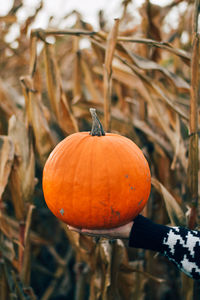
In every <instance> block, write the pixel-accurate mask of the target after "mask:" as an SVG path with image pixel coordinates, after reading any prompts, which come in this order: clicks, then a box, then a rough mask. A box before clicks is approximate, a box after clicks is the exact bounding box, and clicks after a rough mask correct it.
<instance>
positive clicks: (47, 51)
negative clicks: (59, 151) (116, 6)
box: [0, 0, 200, 300]
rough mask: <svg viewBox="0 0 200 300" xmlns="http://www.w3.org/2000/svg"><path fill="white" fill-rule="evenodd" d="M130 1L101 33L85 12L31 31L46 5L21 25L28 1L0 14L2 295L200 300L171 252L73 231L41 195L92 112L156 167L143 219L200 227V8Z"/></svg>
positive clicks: (6, 298)
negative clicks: (59, 147) (47, 170)
mask: <svg viewBox="0 0 200 300" xmlns="http://www.w3.org/2000/svg"><path fill="white" fill-rule="evenodd" d="M132 3H134V0H133V1H131V0H124V1H123V2H121V16H120V17H119V18H118V19H114V20H112V19H108V18H106V17H105V12H104V11H99V14H98V24H99V25H98V26H99V29H98V30H94V29H93V26H92V25H91V24H89V23H87V22H85V21H84V17H83V16H82V15H81V13H79V12H78V11H72V12H71V13H69V14H67V15H66V16H64V17H63V18H62V19H61V20H60V21H59V22H58V24H57V26H55V25H53V17H50V18H49V23H48V26H47V28H44V29H41V28H38V29H37V28H34V29H33V28H32V24H33V23H34V22H35V20H36V18H37V16H38V14H39V13H40V11H41V10H42V9H43V2H42V1H41V2H40V4H39V6H37V7H35V10H34V11H33V12H32V15H29V16H27V17H26V19H25V20H24V21H23V22H21V23H20V22H19V20H18V17H17V14H18V12H19V11H20V10H21V9H22V8H23V1H22V0H15V1H13V6H12V8H11V9H10V10H9V12H8V13H7V15H5V16H0V32H1V34H0V299H1V300H10V299H12V300H14V299H20V300H25V299H27V300H28V299H29V300H35V299H40V300H48V299H49V300H56V299H59V300H62V299H63V300H64V299H65V300H66V299H70V300H71V299H75V300H86V299H89V300H132V299H136V300H163V299H170V300H173V299H176V300H179V299H181V300H182V299H183V300H190V299H200V288H199V283H198V282H195V281H194V280H192V279H190V278H189V277H187V276H186V275H184V274H183V273H181V272H180V271H179V270H178V269H177V268H176V267H175V266H174V265H173V263H172V262H170V261H169V260H167V259H166V258H165V257H163V256H161V255H159V254H157V253H154V252H152V251H145V250H143V249H139V250H138V249H133V248H129V247H128V246H127V245H126V244H125V243H124V242H123V241H122V240H120V239H117V240H108V239H105V238H93V237H89V236H85V235H81V234H79V233H76V232H72V231H70V230H68V228H67V226H66V224H64V223H61V222H59V221H58V220H57V219H56V218H55V216H53V215H52V213H51V212H50V211H49V209H48V208H47V206H46V204H45V201H44V197H43V191H42V171H43V167H44V164H45V161H46V160H47V157H48V156H49V154H50V152H51V151H52V150H53V148H54V147H55V145H56V144H58V143H59V142H60V141H61V140H62V139H63V138H65V137H66V136H68V135H70V134H72V133H74V132H78V131H90V129H91V123H92V120H91V117H90V113H89V108H90V107H94V108H96V110H97V113H98V115H99V117H100V119H101V121H102V124H103V125H104V129H105V131H107V132H109V131H111V132H114V133H118V134H121V135H123V136H126V137H129V138H130V139H132V140H133V141H134V142H135V143H136V144H137V145H138V146H139V147H140V148H141V149H142V151H143V153H144V154H145V156H146V158H147V160H148V163H149V165H150V169H151V175H152V190H151V195H150V198H149V201H148V205H147V206H146V207H145V209H144V210H143V212H142V214H143V215H144V216H146V217H148V218H150V219H151V220H153V221H155V222H157V223H159V224H166V225H173V226H186V227H189V228H192V229H193V228H198V227H199V226H200V203H199V196H198V172H199V151H198V143H199V128H198V123H199V32H198V30H199V23H198V19H199V10H200V5H199V1H198V0H196V1H192V0H187V1H183V0H174V1H171V3H170V4H169V5H166V6H158V5H155V4H152V3H151V1H150V0H146V1H143V2H142V3H141V5H140V6H139V7H138V8H137V11H134V10H133V7H134V6H133V5H132ZM61 9H62V8H61ZM174 13H175V14H176V22H175V23H174V24H172V23H173V22H171V16H172V14H174ZM135 14H137V15H138V16H139V20H140V21H139V22H138V21H137V22H136V20H135ZM72 16H73V20H74V24H73V25H72V26H71V27H70V28H69V27H66V26H64V25H63V24H65V22H66V21H67V20H68V19H69V18H71V17H72ZM15 25H17V26H18V27H19V28H20V32H19V36H17V37H16V38H15V40H14V41H13V42H12V43H11V42H8V41H7V39H6V36H7V35H8V33H9V32H10V30H11V29H12V27H13V26H15ZM61 25H62V26H61ZM84 45H86V46H84ZM111 167H112V166H111ZM152 243H153V241H152Z"/></svg>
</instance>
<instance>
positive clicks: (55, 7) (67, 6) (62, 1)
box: [0, 0, 172, 27]
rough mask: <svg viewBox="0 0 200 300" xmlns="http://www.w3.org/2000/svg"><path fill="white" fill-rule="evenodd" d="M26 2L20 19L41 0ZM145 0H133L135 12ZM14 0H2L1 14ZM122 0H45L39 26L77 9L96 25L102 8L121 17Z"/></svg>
mask: <svg viewBox="0 0 200 300" xmlns="http://www.w3.org/2000/svg"><path fill="white" fill-rule="evenodd" d="M23 2H24V4H25V7H24V9H20V10H19V11H18V13H17V14H18V17H19V19H21V20H23V19H24V18H25V16H26V15H27V13H28V14H31V12H32V10H33V8H34V7H36V6H37V5H38V4H39V2H40V1H39V0H24V1H23ZM143 2H144V0H133V1H132V4H130V6H132V8H133V12H134V8H135V6H138V5H141V4H142V3H143ZM151 2H152V3H155V4H159V5H161V4H162V5H166V4H168V3H170V2H172V1H171V0H162V1H159V0H151ZM12 3H13V0H0V15H4V14H6V12H7V11H8V10H9V8H10V7H11V6H12ZM121 3H122V0H99V1H97V0H96V1H94V0H71V1H70V0H44V8H43V9H42V11H41V12H40V14H39V16H38V19H37V24H36V26H37V27H45V25H46V23H47V19H48V16H50V15H53V16H55V17H56V18H59V17H62V16H63V15H65V14H67V13H68V12H70V11H72V10H73V9H76V10H78V11H80V12H81V13H82V14H83V15H84V20H85V21H87V22H90V23H92V25H94V26H96V25H97V24H96V22H97V17H96V16H97V12H98V11H99V10H100V9H104V11H105V13H106V15H107V16H109V18H111V19H114V18H116V17H120V15H121V9H120V4H121Z"/></svg>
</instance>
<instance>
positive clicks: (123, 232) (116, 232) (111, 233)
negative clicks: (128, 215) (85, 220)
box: [67, 221, 134, 240]
mask: <svg viewBox="0 0 200 300" xmlns="http://www.w3.org/2000/svg"><path fill="white" fill-rule="evenodd" d="M133 223H134V222H133V221H132V222H130V223H128V224H125V225H122V226H120V227H116V228H112V229H79V228H76V227H72V226H70V225H68V226H67V227H68V229H70V230H72V231H76V232H79V233H83V234H86V235H89V236H93V237H105V238H108V239H127V240H128V239H129V235H130V232H131V228H132V226H133Z"/></svg>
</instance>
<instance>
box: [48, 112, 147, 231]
mask: <svg viewBox="0 0 200 300" xmlns="http://www.w3.org/2000/svg"><path fill="white" fill-rule="evenodd" d="M90 110H91V113H92V116H93V128H92V131H91V132H90V133H89V132H79V133H74V134H72V135H70V136H68V137H67V138H65V139H64V140H63V141H62V142H60V143H59V144H58V145H57V146H56V147H55V149H54V150H53V151H52V153H51V154H50V156H49V158H48V159H47V162H46V164H45V167H44V171H43V191H44V197H45V201H46V203H47V206H48V207H49V209H50V210H51V211H52V212H53V214H54V215H55V216H56V217H57V218H59V219H61V220H62V221H64V222H65V223H67V224H69V225H71V226H74V227H77V228H87V229H99V228H114V227H118V226H120V225H123V224H126V223H128V222H129V221H131V220H133V219H134V218H135V217H136V216H137V215H138V214H139V213H140V212H141V210H142V209H143V207H144V206H145V204H146V202H147V200H148V197H149V193H150V188H151V176H150V170H149V166H148V163H147V161H146V159H145V157H144V155H143V153H142V151H141V150H140V149H139V148H138V146H136V144H134V143H133V142H132V141H131V140H130V139H128V138H126V137H123V136H120V135H118V134H113V133H106V134H105V133H104V131H103V128H102V126H101V123H100V121H99V119H98V117H97V116H96V113H95V109H90Z"/></svg>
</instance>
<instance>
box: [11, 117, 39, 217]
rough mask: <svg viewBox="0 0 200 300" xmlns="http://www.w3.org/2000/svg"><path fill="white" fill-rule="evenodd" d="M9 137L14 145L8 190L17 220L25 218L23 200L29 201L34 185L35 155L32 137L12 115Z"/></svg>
mask: <svg viewBox="0 0 200 300" xmlns="http://www.w3.org/2000/svg"><path fill="white" fill-rule="evenodd" d="M8 132H9V137H10V138H11V139H12V141H13V144H14V147H15V158H14V162H13V168H12V171H11V175H10V182H9V186H10V190H11V194H12V201H13V205H14V208H15V213H16V217H17V218H18V219H19V220H24V218H25V202H30V201H31V200H32V199H31V197H32V196H33V191H34V187H35V181H34V178H35V156H34V152H33V144H32V138H31V137H30V135H29V134H30V133H29V132H28V130H27V128H26V127H25V124H24V122H22V121H21V120H19V119H17V118H16V117H15V116H14V115H13V116H12V117H11V118H10V120H9V130H8Z"/></svg>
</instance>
